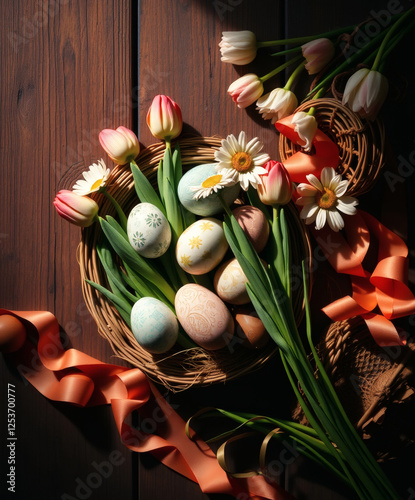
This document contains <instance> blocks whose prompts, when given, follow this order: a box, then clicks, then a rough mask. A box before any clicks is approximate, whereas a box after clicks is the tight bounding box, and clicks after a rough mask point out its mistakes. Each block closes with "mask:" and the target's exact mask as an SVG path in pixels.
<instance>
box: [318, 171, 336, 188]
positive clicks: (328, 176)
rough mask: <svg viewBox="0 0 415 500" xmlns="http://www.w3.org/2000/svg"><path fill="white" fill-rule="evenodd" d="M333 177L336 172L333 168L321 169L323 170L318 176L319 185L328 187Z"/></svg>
mask: <svg viewBox="0 0 415 500" xmlns="http://www.w3.org/2000/svg"><path fill="white" fill-rule="evenodd" d="M335 175H336V172H335V170H334V168H331V167H325V168H323V170H322V171H321V176H320V180H321V184H322V185H323V186H326V187H330V182H331V180H332V179H333V177H335Z"/></svg>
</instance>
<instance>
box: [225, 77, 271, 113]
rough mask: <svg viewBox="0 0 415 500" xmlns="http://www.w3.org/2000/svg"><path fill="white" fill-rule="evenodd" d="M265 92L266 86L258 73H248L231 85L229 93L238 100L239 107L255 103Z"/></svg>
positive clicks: (235, 100)
mask: <svg viewBox="0 0 415 500" xmlns="http://www.w3.org/2000/svg"><path fill="white" fill-rule="evenodd" d="M263 93H264V86H263V85H262V82H261V80H260V79H259V78H258V76H257V75H254V74H253V73H248V74H247V75H244V76H241V78H238V79H237V80H235V81H234V82H233V83H231V84H230V85H229V88H228V94H229V95H230V96H231V97H232V99H233V101H234V102H236V104H237V105H238V108H246V107H247V106H249V105H250V104H253V103H254V102H255V101H256V100H257V99H258V98H259V97H261V95H262V94H263Z"/></svg>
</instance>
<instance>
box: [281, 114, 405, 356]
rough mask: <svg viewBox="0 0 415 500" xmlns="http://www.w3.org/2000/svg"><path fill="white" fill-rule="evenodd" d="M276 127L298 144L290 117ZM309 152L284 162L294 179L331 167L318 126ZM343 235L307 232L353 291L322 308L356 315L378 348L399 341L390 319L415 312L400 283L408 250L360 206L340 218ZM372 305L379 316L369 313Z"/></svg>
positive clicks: (335, 157) (337, 317)
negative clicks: (373, 247)
mask: <svg viewBox="0 0 415 500" xmlns="http://www.w3.org/2000/svg"><path fill="white" fill-rule="evenodd" d="M275 126H276V128H277V130H278V131H279V132H280V133H281V134H283V135H284V136H285V137H287V138H288V139H289V140H291V142H293V143H295V144H299V145H301V144H302V141H301V139H300V137H299V136H298V133H297V132H296V131H295V125H293V123H292V116H288V117H286V118H283V119H282V120H280V121H278V122H277V123H276V124H275ZM313 146H314V149H315V154H311V155H309V154H306V153H303V152H302V151H298V152H297V153H295V154H293V155H292V156H291V157H289V158H287V159H286V160H285V161H284V166H285V167H286V168H287V170H288V172H289V173H290V175H291V178H292V180H293V181H294V182H303V181H304V180H306V175H307V174H310V173H312V174H315V175H316V176H317V177H319V176H320V173H321V170H322V169H323V168H324V167H333V168H336V167H337V166H338V162H339V151H338V147H337V146H336V145H335V144H334V143H333V142H332V141H331V140H330V138H329V137H327V136H326V135H325V134H324V133H323V132H321V130H319V129H317V132H316V135H315V137H314V139H313ZM343 217H344V220H345V227H344V231H343V233H340V232H339V233H334V232H333V231H331V230H330V229H329V228H327V227H323V228H322V229H320V230H319V231H316V230H315V229H314V230H313V234H314V237H315V239H316V241H317V243H318V244H319V246H320V248H321V250H322V251H323V253H324V255H325V256H326V258H327V260H328V261H329V262H330V264H331V266H332V267H333V268H334V269H335V270H336V272H338V273H342V274H348V275H350V279H351V285H352V290H353V293H352V295H351V296H350V295H348V296H345V297H342V298H341V299H338V300H336V301H334V302H332V303H331V304H329V305H327V306H326V307H324V308H323V311H324V312H325V314H327V316H328V317H329V318H330V319H332V320H333V321H341V320H345V319H349V318H351V317H353V316H362V317H363V319H364V320H365V321H366V324H367V326H368V328H369V330H370V332H371V334H372V336H373V338H374V339H375V341H376V342H377V343H378V344H379V345H381V346H387V345H402V344H404V341H403V340H402V339H401V338H400V336H399V334H398V332H397V330H396V328H395V326H394V325H393V323H392V322H391V320H392V319H395V318H400V317H403V316H407V315H409V314H413V313H414V312H415V297H414V295H413V294H412V292H411V291H410V289H409V288H408V286H407V284H406V276H407V270H408V260H407V256H408V248H407V246H406V245H405V243H404V242H403V241H402V239H401V238H399V236H397V235H396V234H395V233H393V232H392V231H390V230H389V229H387V228H386V227H385V226H384V225H383V224H381V223H380V222H379V221H378V220H377V219H376V218H375V217H373V216H371V215H369V214H368V213H366V212H363V211H362V210H360V211H358V212H357V214H356V215H354V216H353V217H349V216H343ZM371 239H372V241H373V239H376V240H377V242H378V256H377V264H376V267H375V269H374V270H373V271H372V272H369V271H368V270H367V269H365V267H364V259H365V257H366V256H367V254H368V251H369V247H370V244H371ZM375 309H378V310H379V311H380V313H381V314H379V313H378V312H376V313H375V312H374V310H375Z"/></svg>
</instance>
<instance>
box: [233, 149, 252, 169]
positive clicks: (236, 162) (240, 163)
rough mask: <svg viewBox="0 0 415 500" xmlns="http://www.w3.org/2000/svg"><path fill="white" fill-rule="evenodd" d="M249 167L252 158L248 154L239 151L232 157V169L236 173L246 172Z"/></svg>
mask: <svg viewBox="0 0 415 500" xmlns="http://www.w3.org/2000/svg"><path fill="white" fill-rule="evenodd" d="M251 165H252V158H251V156H250V155H249V154H248V153H245V152H243V151H241V152H239V153H235V154H234V155H233V156H232V167H233V168H234V169H235V170H237V171H238V172H246V171H247V170H249V169H250V168H251Z"/></svg>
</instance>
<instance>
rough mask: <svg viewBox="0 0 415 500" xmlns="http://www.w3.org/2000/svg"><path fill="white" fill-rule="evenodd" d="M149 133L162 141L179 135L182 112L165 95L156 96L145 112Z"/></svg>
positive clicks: (181, 124) (181, 125)
mask: <svg viewBox="0 0 415 500" xmlns="http://www.w3.org/2000/svg"><path fill="white" fill-rule="evenodd" d="M147 125H148V127H149V129H150V132H151V133H152V134H153V135H154V137H157V139H161V140H163V141H171V140H172V139H174V138H176V137H177V136H178V135H180V133H181V131H182V127H183V119H182V112H181V109H180V107H179V106H178V104H176V103H175V102H174V101H173V99H171V98H170V97H168V96H166V95H156V97H155V98H154V99H153V102H152V103H151V106H150V108H149V110H148V112H147Z"/></svg>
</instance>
